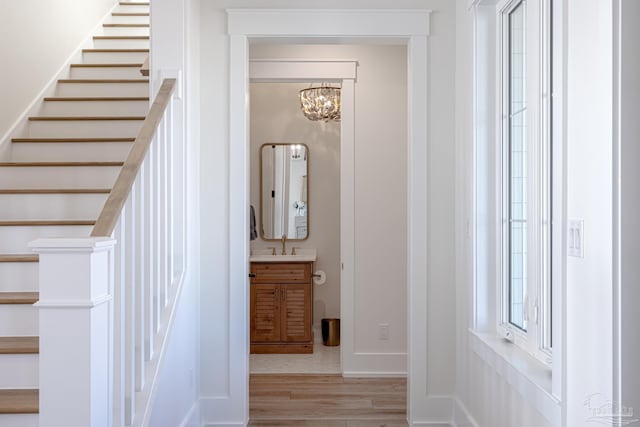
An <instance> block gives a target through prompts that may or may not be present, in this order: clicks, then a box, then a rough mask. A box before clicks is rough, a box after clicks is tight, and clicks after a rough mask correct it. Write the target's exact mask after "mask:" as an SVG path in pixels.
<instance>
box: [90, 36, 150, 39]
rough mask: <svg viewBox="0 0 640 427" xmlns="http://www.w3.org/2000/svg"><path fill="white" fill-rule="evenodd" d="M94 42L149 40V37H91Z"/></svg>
mask: <svg viewBox="0 0 640 427" xmlns="http://www.w3.org/2000/svg"><path fill="white" fill-rule="evenodd" d="M93 39H94V40H149V36H93Z"/></svg>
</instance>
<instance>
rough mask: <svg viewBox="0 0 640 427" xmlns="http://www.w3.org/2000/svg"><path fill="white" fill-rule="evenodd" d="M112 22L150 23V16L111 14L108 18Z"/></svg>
mask: <svg viewBox="0 0 640 427" xmlns="http://www.w3.org/2000/svg"><path fill="white" fill-rule="evenodd" d="M107 22H108V23H110V24H148V23H149V17H148V16H110V17H109V18H108V19H107Z"/></svg>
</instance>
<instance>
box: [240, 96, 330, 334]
mask: <svg viewBox="0 0 640 427" xmlns="http://www.w3.org/2000/svg"><path fill="white" fill-rule="evenodd" d="M308 86H309V85H308V84H301V83H252V84H251V101H250V105H251V112H250V117H251V128H250V133H249V134H250V140H251V146H250V163H251V169H250V179H251V190H250V192H251V204H252V205H253V206H254V208H255V210H256V227H257V230H258V239H257V240H254V241H253V242H251V248H252V249H264V248H267V247H276V248H277V250H278V253H280V246H281V244H280V242H279V241H278V242H274V241H265V240H262V238H261V237H260V146H261V145H262V144H265V143H267V142H286V143H296V144H300V143H302V144H306V145H307V146H308V147H309V156H308V162H307V167H308V169H307V170H308V176H309V179H308V182H309V191H308V207H309V231H310V233H309V238H308V239H307V240H303V241H297V242H296V241H294V242H290V243H287V253H289V251H290V250H291V248H292V247H297V248H315V249H316V250H317V252H318V261H317V262H316V264H315V269H316V270H323V271H324V272H325V273H327V282H326V283H325V284H324V285H321V286H315V287H314V291H313V292H314V295H313V296H314V304H313V307H314V311H313V319H314V320H313V322H314V324H316V325H318V324H319V323H320V319H322V318H323V317H340V197H339V189H340V123H339V122H329V123H324V122H312V121H310V120H308V119H307V118H306V117H304V115H303V114H302V112H301V111H300V103H299V101H298V91H299V90H300V89H304V88H306V87H308ZM291 220H293V218H292V219H291Z"/></svg>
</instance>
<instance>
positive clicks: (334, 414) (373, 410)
mask: <svg viewBox="0 0 640 427" xmlns="http://www.w3.org/2000/svg"><path fill="white" fill-rule="evenodd" d="M249 402H250V405H249V407H250V422H249V426H253V427H257V426H265V427H267V426H305V427H406V426H407V423H406V412H407V382H406V380H405V379H402V378H342V376H341V375H305V374H300V375H294V374H289V375H280V374H252V375H251V377H250V381H249Z"/></svg>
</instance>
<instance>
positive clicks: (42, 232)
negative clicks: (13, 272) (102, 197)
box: [0, 226, 93, 335]
mask: <svg viewBox="0 0 640 427" xmlns="http://www.w3.org/2000/svg"><path fill="white" fill-rule="evenodd" d="M92 228H93V227H91V226H38V227H0V252H2V253H5V254H12V253H13V254H24V253H29V252H31V248H29V242H31V241H32V240H36V239H40V238H47V237H87V236H89V234H91V230H92ZM4 321H5V320H1V319H0V325H1V324H2V323H3V322H4ZM0 331H2V326H0ZM35 333H37V332H35ZM35 333H34V335H35ZM22 334H24V333H22ZM0 335H2V332H0Z"/></svg>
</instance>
